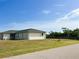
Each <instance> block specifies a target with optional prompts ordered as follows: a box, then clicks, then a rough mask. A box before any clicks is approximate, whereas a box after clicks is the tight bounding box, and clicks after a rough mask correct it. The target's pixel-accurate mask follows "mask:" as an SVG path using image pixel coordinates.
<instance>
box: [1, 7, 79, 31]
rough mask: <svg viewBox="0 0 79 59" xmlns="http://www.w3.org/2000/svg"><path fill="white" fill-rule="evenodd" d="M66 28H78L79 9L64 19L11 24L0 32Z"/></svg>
mask: <svg viewBox="0 0 79 59" xmlns="http://www.w3.org/2000/svg"><path fill="white" fill-rule="evenodd" d="M63 27H67V28H70V29H75V28H79V8H78V9H75V10H73V11H71V12H69V13H68V14H66V15H65V16H64V17H61V18H58V19H56V20H51V21H49V20H46V21H41V22H38V21H29V22H22V23H16V22H14V23H11V24H8V25H7V26H2V27H1V28H2V29H0V30H3V29H4V30H7V29H18V30H20V29H27V28H35V29H40V30H45V31H51V30H53V31H61V28H63Z"/></svg>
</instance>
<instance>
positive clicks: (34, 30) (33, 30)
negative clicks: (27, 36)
mask: <svg viewBox="0 0 79 59" xmlns="http://www.w3.org/2000/svg"><path fill="white" fill-rule="evenodd" d="M18 32H37V33H38V32H39V33H45V31H41V30H37V29H32V28H30V29H25V30H21V31H18Z"/></svg>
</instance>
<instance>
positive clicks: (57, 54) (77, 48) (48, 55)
mask: <svg viewBox="0 0 79 59" xmlns="http://www.w3.org/2000/svg"><path fill="white" fill-rule="evenodd" d="M3 59H79V44H75V45H70V46H64V47H59V48H54V49H48V50H44V51H39V52H34V53H29V54H24V55H18V56H13V57H8V58H3Z"/></svg>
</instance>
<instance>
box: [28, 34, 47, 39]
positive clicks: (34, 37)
mask: <svg viewBox="0 0 79 59" xmlns="http://www.w3.org/2000/svg"><path fill="white" fill-rule="evenodd" d="M28 34H29V36H28V37H29V38H28V39H29V40H43V39H46V34H45V33H43V35H42V33H28Z"/></svg>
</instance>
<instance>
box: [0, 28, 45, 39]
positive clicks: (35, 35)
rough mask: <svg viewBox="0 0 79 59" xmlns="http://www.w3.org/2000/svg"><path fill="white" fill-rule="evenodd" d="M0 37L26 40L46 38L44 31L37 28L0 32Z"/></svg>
mask: <svg viewBox="0 0 79 59" xmlns="http://www.w3.org/2000/svg"><path fill="white" fill-rule="evenodd" d="M0 39H2V40H9V39H12V40H15V39H19V40H22V39H26V40H39V39H40V40H42V39H46V33H45V31H41V30H37V29H26V30H20V31H16V30H9V31H5V32H2V33H0Z"/></svg>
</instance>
